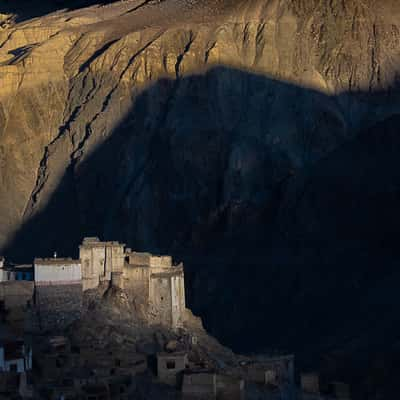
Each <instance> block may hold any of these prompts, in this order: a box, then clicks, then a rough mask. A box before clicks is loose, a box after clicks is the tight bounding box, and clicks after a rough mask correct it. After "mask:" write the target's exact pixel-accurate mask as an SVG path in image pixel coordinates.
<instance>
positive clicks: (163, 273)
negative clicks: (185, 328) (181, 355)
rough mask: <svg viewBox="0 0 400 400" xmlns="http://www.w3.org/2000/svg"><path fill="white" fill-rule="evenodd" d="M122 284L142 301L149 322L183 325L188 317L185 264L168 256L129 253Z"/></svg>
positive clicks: (171, 325) (138, 300)
mask: <svg viewBox="0 0 400 400" xmlns="http://www.w3.org/2000/svg"><path fill="white" fill-rule="evenodd" d="M123 287H124V289H125V290H126V291H127V292H128V293H130V294H131V295H132V297H133V298H135V299H136V301H137V302H138V303H139V304H142V305H144V310H143V311H144V312H145V313H146V314H147V318H148V319H149V321H150V322H152V323H155V324H162V325H167V326H170V327H172V328H178V327H181V326H182V324H183V321H184V320H185V310H186V304H185V280H184V271H183V265H182V264H180V265H178V266H174V265H172V258H171V257H169V256H154V255H151V254H149V253H137V252H129V253H127V254H126V263H125V266H124V274H123Z"/></svg>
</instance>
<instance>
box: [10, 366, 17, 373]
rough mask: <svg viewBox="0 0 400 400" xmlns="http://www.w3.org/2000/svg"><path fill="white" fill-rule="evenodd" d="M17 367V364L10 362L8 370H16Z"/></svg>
mask: <svg viewBox="0 0 400 400" xmlns="http://www.w3.org/2000/svg"><path fill="white" fill-rule="evenodd" d="M17 371H18V368H17V364H10V372H17Z"/></svg>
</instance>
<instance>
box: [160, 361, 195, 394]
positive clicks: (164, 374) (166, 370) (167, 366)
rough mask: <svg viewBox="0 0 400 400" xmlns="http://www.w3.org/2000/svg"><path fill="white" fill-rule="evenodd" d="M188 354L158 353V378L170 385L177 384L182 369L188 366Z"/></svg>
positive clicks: (178, 383)
mask: <svg viewBox="0 0 400 400" xmlns="http://www.w3.org/2000/svg"><path fill="white" fill-rule="evenodd" d="M188 365H189V362H188V355H187V354H186V353H158V354H157V376H158V379H159V380H160V381H161V382H163V383H165V384H167V385H171V386H175V387H177V386H179V385H180V382H181V379H182V374H183V371H185V369H186V368H188Z"/></svg>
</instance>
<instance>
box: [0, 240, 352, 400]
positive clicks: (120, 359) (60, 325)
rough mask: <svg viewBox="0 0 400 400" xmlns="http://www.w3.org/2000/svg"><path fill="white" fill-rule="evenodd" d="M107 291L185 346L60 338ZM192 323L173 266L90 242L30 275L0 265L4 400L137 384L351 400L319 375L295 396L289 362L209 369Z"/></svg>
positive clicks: (39, 262)
mask: <svg viewBox="0 0 400 400" xmlns="http://www.w3.org/2000/svg"><path fill="white" fill-rule="evenodd" d="M101 285H106V286H107V285H108V286H109V287H115V288H118V289H123V290H124V291H125V292H126V293H127V294H128V295H129V296H130V297H131V298H133V299H135V301H136V304H140V306H141V307H140V308H139V307H138V312H139V309H140V310H141V312H142V314H143V315H142V317H143V320H144V321H145V322H146V325H147V326H153V325H154V326H162V327H164V328H166V329H169V330H170V331H171V332H174V334H175V335H177V337H178V336H179V345H173V346H171V344H170V343H169V344H167V343H164V344H163V345H162V346H161V347H160V346H158V348H152V349H151V350H150V351H149V350H148V349H145V348H144V347H143V346H142V347H140V346H139V345H138V344H137V343H134V342H132V341H129V340H127V341H125V340H124V341H123V342H122V343H123V344H121V343H120V344H119V345H116V344H115V341H114V342H113V341H110V342H109V343H107V344H104V343H103V344H102V345H101V346H100V345H98V344H96V341H93V340H92V341H84V340H82V341H78V342H76V341H74V340H72V338H71V337H68V336H67V335H64V334H63V333H62V332H63V331H64V329H65V328H66V327H67V326H68V325H69V324H71V323H72V322H74V321H75V320H77V319H79V318H80V316H81V312H82V309H83V296H84V294H85V293H86V292H88V291H93V290H96V289H97V288H99V287H100V286H101ZM186 316H187V310H186V306H185V287H184V272H183V266H182V264H180V265H177V266H175V265H173V264H172V259H171V257H169V256H155V255H152V254H149V253H137V252H133V251H132V250H131V249H128V248H125V246H124V245H123V244H121V243H118V242H102V241H100V240H99V239H98V238H85V239H84V240H83V243H82V245H81V246H80V249H79V259H76V260H74V259H70V258H58V257H57V255H56V254H55V255H54V257H52V258H45V259H43V258H37V259H35V260H34V262H33V265H32V266H30V265H13V264H7V263H6V261H5V260H4V258H0V400H3V399H12V398H16V399H17V398H38V399H51V400H68V399H71V400H73V399H82V400H108V399H120V400H125V399H126V400H127V399H129V398H132V393H134V392H135V390H136V389H137V387H136V386H137V382H138V381H137V379H138V377H140V376H150V381H151V384H153V383H155V384H161V385H164V387H165V388H170V390H173V391H175V392H177V393H180V394H181V397H182V398H183V399H185V400H202V399H204V400H205V399H207V400H244V399H252V398H254V397H251V388H252V387H253V388H254V387H255V388H256V389H254V390H256V391H257V390H258V392H259V393H261V394H262V393H264V394H265V396H272V397H265V398H273V399H277V400H278V399H282V400H283V399H287V400H291V399H295V398H299V399H303V400H323V399H339V400H349V399H350V393H349V388H348V386H347V385H345V384H343V383H339V382H338V383H333V384H332V385H331V387H330V394H329V395H325V394H321V392H322V391H323V388H322V386H321V385H320V379H319V376H318V375H317V374H302V375H301V377H300V388H301V389H300V390H298V389H296V383H295V369H294V357H293V356H280V357H267V358H265V357H264V358H263V359H262V360H260V359H257V360H254V359H251V358H245V357H242V358H237V359H236V361H235V362H236V364H235V366H234V367H232V368H226V367H223V366H218V365H215V364H212V363H210V362H209V360H210V359H209V358H207V355H204V354H205V353H207V351H206V352H205V353H204V347H203V348H202V347H201V344H199V343H198V340H197V339H196V337H195V336H193V335H192V334H191V333H190V332H188V331H187V330H186V331H185V328H184V325H185V320H186ZM10 327H12V329H13V331H12V332H9V328H10ZM96 329H99V330H100V329H101V326H99V327H97V328H96ZM60 332H61V333H60ZM95 336H96V332H95ZM177 343H178V342H177ZM201 351H203V353H202V354H203V357H202V356H199V354H200V353H201ZM148 384H149V383H148ZM258 398H264V397H258Z"/></svg>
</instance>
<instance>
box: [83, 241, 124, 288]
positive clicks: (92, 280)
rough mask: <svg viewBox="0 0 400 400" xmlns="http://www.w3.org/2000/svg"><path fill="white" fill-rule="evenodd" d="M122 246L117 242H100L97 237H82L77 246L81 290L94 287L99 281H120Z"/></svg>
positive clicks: (122, 261)
mask: <svg viewBox="0 0 400 400" xmlns="http://www.w3.org/2000/svg"><path fill="white" fill-rule="evenodd" d="M124 247H125V245H124V244H122V243H119V242H101V241H100V239H99V238H97V237H88V238H85V239H83V243H82V244H81V245H80V246H79V258H80V260H81V263H82V284H83V290H84V291H85V290H88V289H93V288H96V287H97V286H98V285H99V283H100V282H103V281H108V282H110V281H115V282H120V281H121V277H122V273H123V269H124V257H125V254H124Z"/></svg>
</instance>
